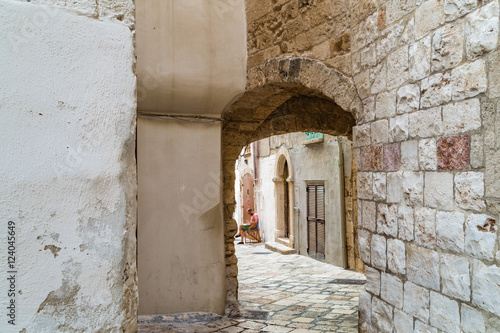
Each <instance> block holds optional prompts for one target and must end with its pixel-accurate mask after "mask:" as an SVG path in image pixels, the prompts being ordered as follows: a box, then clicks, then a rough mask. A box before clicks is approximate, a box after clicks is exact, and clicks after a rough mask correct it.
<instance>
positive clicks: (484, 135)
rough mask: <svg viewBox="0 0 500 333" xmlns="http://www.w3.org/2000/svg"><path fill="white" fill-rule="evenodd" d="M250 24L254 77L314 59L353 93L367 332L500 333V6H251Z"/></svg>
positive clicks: (435, 1) (436, 2)
mask: <svg viewBox="0 0 500 333" xmlns="http://www.w3.org/2000/svg"><path fill="white" fill-rule="evenodd" d="M247 20H248V47H249V50H248V53H249V59H248V61H249V62H248V64H249V73H250V74H252V73H253V69H252V68H257V67H259V66H260V65H261V64H265V63H266V62H267V64H270V62H268V60H270V59H272V58H276V57H277V58H286V57H291V56H299V57H309V58H312V59H314V60H315V61H321V62H322V63H324V64H325V65H326V66H328V67H329V68H331V69H336V70H338V71H340V72H342V73H344V74H345V75H346V76H348V77H350V78H352V80H353V81H354V83H355V85H356V89H357V96H359V99H360V102H359V104H358V105H357V106H353V105H351V109H353V110H354V113H355V116H356V126H355V127H354V129H353V141H354V156H355V160H356V165H357V167H358V177H357V185H358V193H357V195H358V210H359V213H358V227H359V229H358V242H359V252H360V256H361V258H362V260H363V261H364V263H365V264H366V274H367V280H368V283H367V287H366V291H365V292H364V293H362V294H361V297H360V324H361V330H362V331H363V332H376V331H382V332H391V331H395V332H412V331H419V332H421V331H429V332H437V331H443V332H458V331H460V330H462V331H464V332H494V331H497V330H498V327H500V312H499V310H498V309H500V303H499V300H500V278H499V276H500V267H499V265H500V251H499V241H498V227H497V224H498V222H497V221H498V218H499V213H500V194H499V193H500V172H499V171H498V170H499V169H498V165H499V163H500V152H499V147H500V135H499V131H500V129H499V126H500V111H499V107H500V105H498V102H499V98H500V67H499V65H500V51H499V47H498V37H499V34H498V30H499V3H498V1H497V0H495V1H475V0H471V1H459V0H422V1H416V0H407V1H399V0H388V1H371V0H359V1H356V0H352V1H347V0H346V1H328V0H324V1H320V0H318V1H315V0H300V1H292V0H290V1H250V0H249V1H247ZM249 77H250V79H251V78H252V77H253V76H252V75H250V76H249ZM332 79H333V78H332ZM323 82H324V83H328V82H330V81H329V79H327V80H326V81H323Z"/></svg>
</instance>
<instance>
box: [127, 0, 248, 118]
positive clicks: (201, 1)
mask: <svg viewBox="0 0 500 333" xmlns="http://www.w3.org/2000/svg"><path fill="white" fill-rule="evenodd" d="M136 7H137V9H136V15H137V76H138V78H139V80H138V82H137V85H138V87H137V100H138V108H139V111H141V112H155V113H177V114H178V113H181V114H186V113H188V114H220V113H221V112H222V110H223V109H224V107H225V106H226V105H227V104H228V103H229V102H230V101H231V100H232V99H233V98H234V97H235V96H237V95H238V94H241V93H243V91H244V90H245V83H246V80H245V78H246V59H247V55H246V24H245V7H244V1H243V0H226V1H206V0H182V1H174V0H138V1H136Z"/></svg>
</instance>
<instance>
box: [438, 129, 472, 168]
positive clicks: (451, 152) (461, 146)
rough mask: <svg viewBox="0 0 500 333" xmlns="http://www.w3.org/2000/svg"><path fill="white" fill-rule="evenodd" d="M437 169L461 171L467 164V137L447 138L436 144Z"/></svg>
mask: <svg viewBox="0 0 500 333" xmlns="http://www.w3.org/2000/svg"><path fill="white" fill-rule="evenodd" d="M437 158H438V169H441V170H443V169H444V170H452V169H463V168H465V167H466V166H467V164H469V136H468V135H458V136H447V137H444V138H440V139H439V140H438V143H437Z"/></svg>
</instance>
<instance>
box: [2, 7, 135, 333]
mask: <svg viewBox="0 0 500 333" xmlns="http://www.w3.org/2000/svg"><path fill="white" fill-rule="evenodd" d="M0 27H1V28H0V40H2V42H1V47H0V57H1V59H2V62H1V65H0V79H1V81H2V84H1V85H0V124H1V125H0V128H1V130H0V139H1V142H2V144H1V145H0V156H1V158H0V178H1V179H2V185H1V186H0V197H1V199H0V262H1V266H2V269H1V270H0V290H1V295H2V296H1V297H0V307H1V308H2V315H1V317H0V331H2V332H7V333H8V332H134V331H136V330H137V317H136V312H137V291H136V274H135V272H136V268H135V267H136V263H135V252H136V251H135V215H136V213H135V207H136V205H135V198H136V193H135V188H136V177H135V158H134V152H135V109H136V103H135V75H134V71H133V68H134V47H133V6H132V2H131V1H130V2H129V1H99V2H96V1H76V2H75V1H73V2H66V1H55V0H54V1H48V0H47V1H41V0H40V1H37V0H33V1H31V2H24V1H23V2H21V1H10V0H4V1H1V2H0ZM8 221H12V222H13V223H14V225H15V227H14V228H13V229H8V224H7V223H8ZM8 232H13V233H14V237H15V240H13V242H14V243H11V244H8V243H7V236H12V234H10V235H9V234H8ZM11 241H12V240H11ZM12 244H14V245H12ZM8 246H11V248H10V249H9V248H8ZM8 249H9V250H11V251H13V252H12V253H9V252H8ZM9 256H11V257H15V260H14V261H15V263H14V264H13V266H8V265H7V263H8V261H11V262H12V260H11V259H9V258H8V257H9ZM8 271H14V272H10V273H8ZM12 275H13V276H14V278H13V279H12V278H11V277H12ZM8 277H9V278H11V280H7V278H8ZM8 290H12V292H8ZM9 294H10V295H9ZM12 301H14V303H13V302H12ZM11 304H14V305H15V309H14V311H13V312H12V311H11V310H10V309H9V310H8V309H7V307H8V306H11ZM7 312H9V315H10V314H14V316H13V317H11V316H9V317H7ZM9 320H13V322H12V323H9V322H8V321H9Z"/></svg>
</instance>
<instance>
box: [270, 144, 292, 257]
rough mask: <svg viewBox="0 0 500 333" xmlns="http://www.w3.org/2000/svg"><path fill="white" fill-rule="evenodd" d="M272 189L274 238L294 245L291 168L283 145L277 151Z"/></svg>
mask: <svg viewBox="0 0 500 333" xmlns="http://www.w3.org/2000/svg"><path fill="white" fill-rule="evenodd" d="M273 181H274V189H275V199H276V220H275V221H276V225H275V240H276V241H277V242H279V243H281V244H283V245H286V246H288V247H291V248H293V247H294V238H295V234H294V229H295V228H294V220H293V216H294V214H293V202H294V198H293V169H292V167H291V159H290V154H289V153H288V149H287V148H286V147H285V146H281V148H280V149H279V151H278V158H277V160H276V166H275V176H274V179H273Z"/></svg>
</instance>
